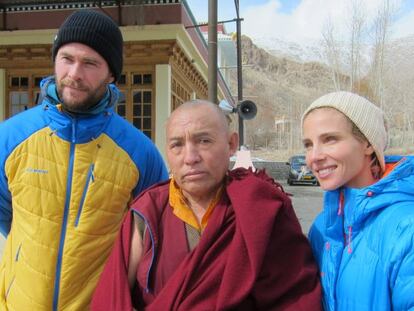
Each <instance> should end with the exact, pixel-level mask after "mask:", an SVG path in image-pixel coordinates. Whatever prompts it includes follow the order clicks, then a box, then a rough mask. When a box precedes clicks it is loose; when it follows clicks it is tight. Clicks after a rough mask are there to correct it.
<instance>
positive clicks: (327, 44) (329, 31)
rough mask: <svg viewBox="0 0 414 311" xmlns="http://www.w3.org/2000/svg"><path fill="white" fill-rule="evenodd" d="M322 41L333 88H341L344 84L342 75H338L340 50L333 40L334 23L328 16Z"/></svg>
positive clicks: (340, 69)
mask: <svg viewBox="0 0 414 311" xmlns="http://www.w3.org/2000/svg"><path fill="white" fill-rule="evenodd" d="M322 37H323V41H322V44H323V46H324V51H325V57H326V59H327V61H328V64H329V67H330V68H331V74H332V81H333V84H334V87H335V90H337V91H339V90H342V89H343V87H344V85H343V82H344V81H342V80H341V77H342V76H343V75H340V72H341V71H342V67H343V66H342V62H341V59H342V52H341V49H340V48H339V44H338V42H337V41H336V40H335V30H334V25H333V23H332V19H331V18H330V17H329V18H328V20H327V22H326V24H325V27H324V30H323V32H322Z"/></svg>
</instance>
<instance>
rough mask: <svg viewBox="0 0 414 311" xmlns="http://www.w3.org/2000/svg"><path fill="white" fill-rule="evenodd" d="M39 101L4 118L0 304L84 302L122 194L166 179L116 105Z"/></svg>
mask: <svg viewBox="0 0 414 311" xmlns="http://www.w3.org/2000/svg"><path fill="white" fill-rule="evenodd" d="M51 85H54V81H53V79H51V78H49V79H47V80H45V81H43V82H42V96H43V98H44V99H43V101H42V103H41V104H40V105H38V106H36V107H34V108H32V109H29V110H27V111H25V112H22V113H20V114H18V115H16V116H15V117H13V118H10V119H8V120H6V121H4V122H3V123H0V150H1V152H0V230H1V233H2V234H3V235H5V236H7V240H6V245H5V249H4V253H3V258H2V262H1V265H0V310H19V311H20V310H87V309H88V305H89V303H90V299H91V296H92V293H93V290H94V288H95V285H96V283H97V281H98V277H99V275H100V273H101V270H102V268H103V264H104V262H105V260H106V258H107V256H108V255H109V252H110V250H111V246H112V244H113V241H114V239H115V236H116V234H117V232H118V229H119V227H120V224H121V220H122V218H123V216H124V214H125V212H126V211H127V209H128V202H129V201H130V200H131V199H132V198H133V197H134V196H136V195H137V194H138V193H139V192H141V191H142V190H143V189H145V188H147V187H149V186H150V185H152V184H154V183H156V182H159V181H161V180H164V179H167V178H168V176H167V171H166V169H165V165H164V163H163V160H162V158H161V156H160V154H159V153H158V151H157V150H156V148H155V146H154V145H153V143H152V142H151V141H150V140H149V139H148V138H147V137H146V136H145V135H144V134H142V133H141V132H140V131H138V130H137V129H135V128H134V127H133V126H132V125H130V124H129V123H128V122H127V121H125V120H124V119H123V118H121V117H120V116H118V115H117V114H115V113H114V111H113V104H114V102H116V100H117V98H118V90H117V88H116V87H115V86H113V85H111V86H110V87H109V88H108V93H109V95H108V93H107V96H106V100H107V102H108V103H107V105H105V108H104V109H103V111H101V112H99V113H97V114H93V115H85V116H76V117H74V116H70V115H68V114H67V113H65V112H63V111H62V110H61V109H60V105H59V103H58V102H56V99H55V98H56V97H55V98H54V97H53V96H51V95H50V91H48V88H49V89H50V86H51Z"/></svg>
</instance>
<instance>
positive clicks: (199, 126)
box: [92, 100, 321, 311]
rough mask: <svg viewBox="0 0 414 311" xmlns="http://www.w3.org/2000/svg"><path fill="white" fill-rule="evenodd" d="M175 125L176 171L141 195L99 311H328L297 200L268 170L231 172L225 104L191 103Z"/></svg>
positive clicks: (110, 265) (233, 142)
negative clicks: (323, 306) (323, 307)
mask: <svg viewBox="0 0 414 311" xmlns="http://www.w3.org/2000/svg"><path fill="white" fill-rule="evenodd" d="M166 130H167V150H166V155H167V161H168V164H169V167H170V170H171V173H172V178H171V179H170V180H169V181H167V182H164V183H161V184H158V185H156V186H154V187H152V188H150V189H149V190H148V191H146V192H145V193H143V194H142V195H141V196H140V197H138V198H137V199H136V200H135V201H134V202H133V204H132V208H131V211H130V212H129V214H128V215H127V217H126V219H125V221H124V223H123V226H122V228H121V232H120V234H119V237H118V240H117V242H116V244H115V246H114V249H113V251H112V254H111V256H110V258H109V260H108V262H107V264H106V266H105V269H104V271H103V273H102V275H101V278H100V281H99V283H98V286H97V288H96V291H95V294H94V297H93V302H92V310H94V311H100V310H102V311H103V310H105V311H108V310H113V311H125V310H144V309H145V310H157V311H158V310H295V311H298V310H307V311H309V310H320V309H321V305H320V299H321V291H320V284H319V281H318V271H317V267H316V265H315V263H314V260H313V257H312V253H311V250H310V246H309V244H308V241H307V239H306V238H305V236H304V235H303V234H302V230H301V228H300V225H299V222H298V220H297V217H296V215H295V213H294V211H293V209H292V205H291V201H290V199H289V198H288V197H287V196H286V194H285V193H284V192H283V190H282V188H281V187H280V185H278V184H277V183H275V182H274V181H273V180H272V179H271V178H269V177H268V176H267V175H266V174H265V173H264V172H263V171H262V172H256V173H253V172H252V170H246V169H244V168H238V169H235V170H233V171H230V172H228V167H229V158H230V156H231V155H233V154H234V152H235V151H236V150H237V147H238V136H237V133H234V132H232V131H230V129H229V126H228V122H227V120H226V117H225V116H224V114H223V113H222V112H221V110H220V109H219V108H218V107H217V105H214V104H212V103H210V102H207V101H201V100H196V101H191V102H186V103H184V104H183V105H181V106H180V107H178V108H177V109H176V110H175V111H174V112H173V113H172V114H171V116H170V118H169V120H168V122H167V126H166Z"/></svg>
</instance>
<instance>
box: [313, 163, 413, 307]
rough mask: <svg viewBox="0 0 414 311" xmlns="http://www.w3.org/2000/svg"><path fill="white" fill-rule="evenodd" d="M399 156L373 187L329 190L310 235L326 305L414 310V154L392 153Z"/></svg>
mask: <svg viewBox="0 0 414 311" xmlns="http://www.w3.org/2000/svg"><path fill="white" fill-rule="evenodd" d="M398 161H400V163H399V164H398V165H397V166H396V167H395V168H394V169H393V170H392V172H391V173H390V174H389V175H387V176H386V177H384V178H382V179H381V180H380V181H378V182H377V183H375V184H373V185H371V186H368V187H365V188H362V189H349V188H342V189H338V190H335V191H328V192H326V193H325V198H324V210H323V212H322V213H321V214H320V215H319V216H318V217H317V219H316V221H315V222H314V224H313V226H312V228H311V230H310V233H309V238H310V241H311V244H312V249H313V252H314V255H315V257H316V260H317V262H318V264H319V267H320V271H321V281H322V287H323V291H324V307H325V309H326V310H347V311H352V310H355V311H363V310H375V311H380V310H414V158H413V157H404V158H402V157H399V156H392V157H387V158H386V162H387V163H393V162H398ZM341 193H342V194H341ZM341 196H343V200H342V202H343V204H340V201H341V199H340V197H341Z"/></svg>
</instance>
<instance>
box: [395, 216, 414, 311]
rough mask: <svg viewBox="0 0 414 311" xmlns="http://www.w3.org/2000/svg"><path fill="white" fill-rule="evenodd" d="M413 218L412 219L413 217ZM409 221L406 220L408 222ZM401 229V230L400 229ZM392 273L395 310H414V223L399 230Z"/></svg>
mask: <svg viewBox="0 0 414 311" xmlns="http://www.w3.org/2000/svg"><path fill="white" fill-rule="evenodd" d="M411 218H412V217H411ZM408 220H409V219H406V221H408ZM400 229H401V228H400ZM398 231H399V232H398V236H397V240H396V241H398V242H397V243H395V248H394V251H393V253H394V255H395V257H397V258H398V259H397V260H393V262H394V265H393V267H392V271H391V288H392V305H393V310H414V222H413V219H411V224H410V225H408V226H406V227H405V228H404V229H401V230H398Z"/></svg>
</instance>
